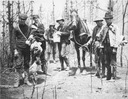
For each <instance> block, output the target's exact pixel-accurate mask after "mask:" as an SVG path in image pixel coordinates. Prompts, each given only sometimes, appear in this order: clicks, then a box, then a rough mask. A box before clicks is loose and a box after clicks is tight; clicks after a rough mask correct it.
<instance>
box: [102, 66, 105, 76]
mask: <svg viewBox="0 0 128 99" xmlns="http://www.w3.org/2000/svg"><path fill="white" fill-rule="evenodd" d="M104 77H105V65H104V64H102V78H104Z"/></svg>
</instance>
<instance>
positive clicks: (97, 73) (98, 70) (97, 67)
mask: <svg viewBox="0 0 128 99" xmlns="http://www.w3.org/2000/svg"><path fill="white" fill-rule="evenodd" d="M96 70H97V72H96V76H97V77H100V67H99V65H98V63H96Z"/></svg>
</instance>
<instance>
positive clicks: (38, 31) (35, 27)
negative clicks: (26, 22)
mask: <svg viewBox="0 0 128 99" xmlns="http://www.w3.org/2000/svg"><path fill="white" fill-rule="evenodd" d="M32 18H33V21H34V22H33V24H32V25H31V34H33V35H34V37H35V38H36V40H37V41H38V42H41V43H42V44H41V47H42V49H43V51H42V53H41V56H40V58H41V63H42V65H41V68H42V71H43V72H44V74H46V72H47V71H46V68H47V67H46V59H45V50H46V41H45V37H44V32H45V28H44V24H42V23H41V22H40V17H39V15H37V14H35V15H33V17H32Z"/></svg>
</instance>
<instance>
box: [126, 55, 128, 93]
mask: <svg viewBox="0 0 128 99" xmlns="http://www.w3.org/2000/svg"><path fill="white" fill-rule="evenodd" d="M125 58H126V60H127V71H126V76H125V93H127V75H128V59H127V57H126V55H125Z"/></svg>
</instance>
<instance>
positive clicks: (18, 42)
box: [12, 14, 32, 87]
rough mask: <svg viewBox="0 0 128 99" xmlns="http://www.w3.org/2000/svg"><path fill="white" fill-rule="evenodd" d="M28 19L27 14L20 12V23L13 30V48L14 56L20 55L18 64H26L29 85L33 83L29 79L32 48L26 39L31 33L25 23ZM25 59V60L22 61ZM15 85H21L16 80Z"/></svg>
mask: <svg viewBox="0 0 128 99" xmlns="http://www.w3.org/2000/svg"><path fill="white" fill-rule="evenodd" d="M26 19H27V15H26V14H20V15H19V20H18V24H17V25H16V27H14V30H13V34H12V35H13V39H12V40H13V48H14V56H15V57H17V56H19V57H18V59H19V60H20V61H18V63H17V64H18V65H19V66H20V68H21V67H22V66H24V67H23V68H24V71H25V78H24V83H26V84H28V85H32V84H31V83H30V82H29V81H28V72H29V61H30V48H29V46H28V45H26V43H25V41H26V39H27V38H28V37H29V35H30V27H29V26H28V25H27V24H26V23H25V22H26ZM22 60H23V61H22ZM14 86H15V87H18V86H19V82H16V84H15V85H14Z"/></svg>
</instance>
